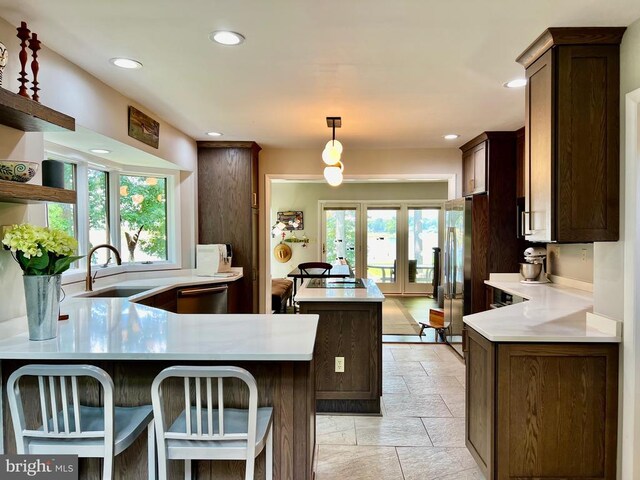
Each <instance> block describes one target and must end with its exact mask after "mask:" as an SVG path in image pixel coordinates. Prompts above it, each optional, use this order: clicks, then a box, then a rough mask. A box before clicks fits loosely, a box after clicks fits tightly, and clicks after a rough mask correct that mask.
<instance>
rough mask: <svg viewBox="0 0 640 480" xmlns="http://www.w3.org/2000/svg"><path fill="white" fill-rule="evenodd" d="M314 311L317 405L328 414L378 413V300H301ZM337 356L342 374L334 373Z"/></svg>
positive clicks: (306, 310) (305, 309)
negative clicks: (316, 331)
mask: <svg viewBox="0 0 640 480" xmlns="http://www.w3.org/2000/svg"><path fill="white" fill-rule="evenodd" d="M300 313H303V314H316V315H318V316H319V317H320V318H319V321H318V333H317V334H316V343H315V350H314V362H315V369H316V399H317V403H316V406H317V407H316V408H317V411H319V412H324V413H329V412H334V413H380V397H381V395H382V303H381V302H346V301H345V302H333V301H331V302H306V301H305V302H300ZM336 357H342V358H344V372H336V371H335V370H336V368H335V366H336V360H335V359H336Z"/></svg>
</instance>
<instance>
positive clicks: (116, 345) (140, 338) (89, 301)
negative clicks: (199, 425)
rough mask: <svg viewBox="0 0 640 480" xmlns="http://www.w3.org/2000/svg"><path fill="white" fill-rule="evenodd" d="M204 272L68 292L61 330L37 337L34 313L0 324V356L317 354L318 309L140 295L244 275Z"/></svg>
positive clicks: (276, 357)
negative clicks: (225, 307) (120, 290)
mask: <svg viewBox="0 0 640 480" xmlns="http://www.w3.org/2000/svg"><path fill="white" fill-rule="evenodd" d="M233 270H234V276H232V277H200V276H195V275H193V271H191V270H187V271H184V272H180V274H178V275H175V274H173V275H166V274H165V275H163V273H160V272H158V275H159V276H156V277H155V278H144V279H135V280H127V281H121V282H116V283H112V284H111V285H108V284H107V282H101V283H103V284H104V285H101V287H100V288H96V289H95V291H94V293H99V292H100V290H104V289H107V288H112V287H114V286H117V287H141V288H144V287H149V288H150V290H148V291H146V292H143V293H140V294H137V295H134V296H131V297H130V298H129V299H126V298H85V297H83V296H82V295H84V294H85V293H84V292H83V293H80V294H78V295H76V296H70V297H67V299H66V300H65V301H64V302H62V304H61V313H66V314H69V320H65V321H61V322H60V323H59V333H58V337H57V338H54V339H52V340H45V341H40V342H35V341H30V340H29V338H28V334H27V319H26V317H20V318H16V319H13V320H11V321H8V322H3V323H2V324H0V359H7V358H14V359H38V360H72V359H73V360H89V359H96V360H97V359H100V360H134V359H138V360H142V359H144V360H177V361H179V360H194V361H195V360H205V361H208V360H210V361H216V360H218V361H227V360H229V361H232V360H235V361H309V360H311V358H312V357H313V347H314V344H315V337H316V329H317V326H318V315H251V314H241V315H238V314H228V315H196V314H177V313H170V312H166V311H164V310H160V309H157V308H153V307H148V306H145V305H140V304H136V303H133V302H132V301H131V300H139V299H142V298H144V297H147V296H149V295H155V294H158V293H160V292H162V291H165V290H168V289H171V288H176V287H186V286H190V285H203V284H212V283H229V282H233V281H236V280H238V279H239V278H242V269H241V268H234V269H233Z"/></svg>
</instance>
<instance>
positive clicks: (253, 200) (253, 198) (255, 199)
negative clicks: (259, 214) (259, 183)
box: [251, 193, 258, 207]
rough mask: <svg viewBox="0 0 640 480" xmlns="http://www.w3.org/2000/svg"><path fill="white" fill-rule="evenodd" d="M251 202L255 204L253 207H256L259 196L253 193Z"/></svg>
mask: <svg viewBox="0 0 640 480" xmlns="http://www.w3.org/2000/svg"><path fill="white" fill-rule="evenodd" d="M251 201H252V202H253V203H252V206H254V207H255V206H256V205H258V194H257V193H252V194H251Z"/></svg>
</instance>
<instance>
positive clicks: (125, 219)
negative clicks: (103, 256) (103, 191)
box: [119, 175, 167, 262]
mask: <svg viewBox="0 0 640 480" xmlns="http://www.w3.org/2000/svg"><path fill="white" fill-rule="evenodd" d="M119 194H120V230H121V240H120V241H121V250H122V252H123V254H124V255H123V260H124V259H126V258H127V256H128V259H129V261H130V262H133V261H136V262H151V261H158V260H166V259H167V181H166V179H165V178H158V177H152V176H133V175H121V176H120V188H119Z"/></svg>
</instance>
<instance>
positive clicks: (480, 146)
mask: <svg viewBox="0 0 640 480" xmlns="http://www.w3.org/2000/svg"><path fill="white" fill-rule="evenodd" d="M516 137H517V133H516V132H484V133H483V134H481V135H479V136H477V137H476V138H474V139H473V140H471V141H469V142H467V143H466V144H464V145H463V146H462V147H460V149H461V150H462V154H463V158H465V157H466V158H473V159H474V162H473V163H474V165H476V166H477V165H480V164H481V165H482V168H480V167H478V168H476V169H475V170H474V171H475V172H478V171H482V172H483V174H482V175H481V178H482V181H481V182H480V180H478V181H477V182H476V183H475V185H476V187H478V188H482V190H483V192H482V193H479V192H478V193H476V194H474V195H473V197H472V200H471V202H472V208H471V217H472V218H471V225H472V226H471V229H472V234H471V258H472V259H473V262H471V264H470V265H471V272H470V277H469V278H470V283H471V285H470V287H471V288H470V291H471V304H470V308H471V312H470V313H476V312H481V311H483V310H485V304H486V296H485V287H486V286H485V284H484V281H485V280H488V279H489V274H490V273H491V272H502V273H509V272H511V273H515V272H517V271H518V263H519V258H520V253H521V252H520V249H519V243H518V238H517V231H518V225H517V218H518V217H517V197H516V183H517V182H516V177H517V173H516V170H517V168H516V167H517V162H516ZM476 160H477V161H476ZM465 168H466V167H465Z"/></svg>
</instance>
